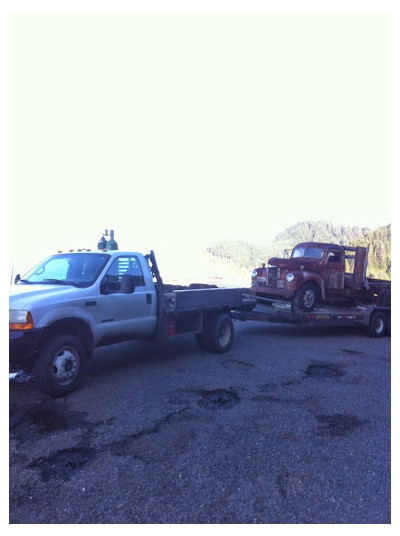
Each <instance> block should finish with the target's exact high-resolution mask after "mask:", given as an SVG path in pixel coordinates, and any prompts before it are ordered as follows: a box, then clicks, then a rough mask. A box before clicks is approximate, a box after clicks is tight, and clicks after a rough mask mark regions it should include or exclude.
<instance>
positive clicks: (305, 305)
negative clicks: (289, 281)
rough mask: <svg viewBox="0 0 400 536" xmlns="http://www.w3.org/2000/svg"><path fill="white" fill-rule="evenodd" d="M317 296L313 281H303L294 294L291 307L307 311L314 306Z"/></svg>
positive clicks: (295, 309)
mask: <svg viewBox="0 0 400 536" xmlns="http://www.w3.org/2000/svg"><path fill="white" fill-rule="evenodd" d="M318 296H319V291H318V288H317V286H316V285H315V284H314V283H304V285H302V286H301V287H300V288H299V290H297V291H296V293H295V295H294V298H293V301H292V309H293V310H294V311H306V312H308V313H309V312H311V311H312V310H313V309H314V308H315V306H316V304H317V299H318Z"/></svg>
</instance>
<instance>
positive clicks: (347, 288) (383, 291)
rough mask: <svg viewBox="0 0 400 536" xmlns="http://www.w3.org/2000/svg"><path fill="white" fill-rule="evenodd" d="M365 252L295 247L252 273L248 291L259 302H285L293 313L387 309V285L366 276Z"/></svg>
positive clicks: (308, 244) (334, 247)
mask: <svg viewBox="0 0 400 536" xmlns="http://www.w3.org/2000/svg"><path fill="white" fill-rule="evenodd" d="M368 250H369V247H350V246H342V245H338V244H327V243H321V242H303V243H301V244H297V246H295V247H294V249H293V251H292V254H291V256H290V258H282V259H280V258H277V257H273V258H271V259H269V261H268V264H267V265H266V266H265V264H263V265H262V267H261V268H256V269H255V270H253V273H252V286H251V291H252V293H253V294H255V295H256V296H257V297H258V298H261V300H262V299H266V300H284V301H289V302H290V303H291V305H292V311H294V312H295V311H306V312H311V311H313V309H314V308H315V307H316V305H317V304H331V305H339V306H340V305H344V306H349V305H356V304H362V305H378V306H383V307H390V301H391V282H390V281H385V280H381V279H372V278H369V277H367V276H366V273H367V263H368ZM346 270H349V271H346Z"/></svg>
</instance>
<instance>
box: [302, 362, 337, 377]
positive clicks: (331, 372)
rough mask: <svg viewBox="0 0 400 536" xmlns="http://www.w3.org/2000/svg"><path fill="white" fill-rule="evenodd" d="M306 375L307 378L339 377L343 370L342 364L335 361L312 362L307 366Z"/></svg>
mask: <svg viewBox="0 0 400 536" xmlns="http://www.w3.org/2000/svg"><path fill="white" fill-rule="evenodd" d="M306 375H307V376H308V377H309V378H340V377H341V376H343V375H344V370H343V366H342V365H337V364H336V363H321V364H312V365H309V366H308V367H307V370H306Z"/></svg>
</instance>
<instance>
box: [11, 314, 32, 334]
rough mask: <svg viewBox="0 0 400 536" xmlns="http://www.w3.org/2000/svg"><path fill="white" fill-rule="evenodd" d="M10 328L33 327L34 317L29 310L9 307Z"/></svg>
mask: <svg viewBox="0 0 400 536" xmlns="http://www.w3.org/2000/svg"><path fill="white" fill-rule="evenodd" d="M8 323H9V329H10V330H11V329H12V330H21V329H33V318H32V315H31V313H30V312H29V311H24V310H22V311H18V310H16V309H9V320H8Z"/></svg>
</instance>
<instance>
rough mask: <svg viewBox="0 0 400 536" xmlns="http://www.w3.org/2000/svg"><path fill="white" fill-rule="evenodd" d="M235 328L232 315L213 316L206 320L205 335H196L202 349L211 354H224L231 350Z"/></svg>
mask: <svg viewBox="0 0 400 536" xmlns="http://www.w3.org/2000/svg"><path fill="white" fill-rule="evenodd" d="M233 336H234V327H233V321H232V318H231V317H230V315H228V314H226V313H221V314H211V315H208V316H207V317H206V318H205V319H204V328H203V333H200V334H198V335H196V339H197V342H198V343H199V345H200V347H201V348H203V349H204V350H208V351H209V352H217V353H219V354H222V353H224V352H227V351H228V350H230V348H231V346H232V343H233Z"/></svg>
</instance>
